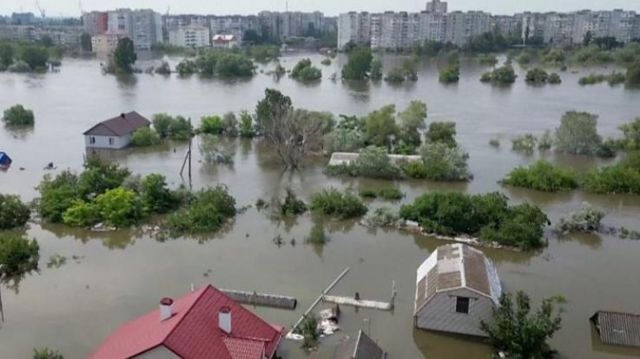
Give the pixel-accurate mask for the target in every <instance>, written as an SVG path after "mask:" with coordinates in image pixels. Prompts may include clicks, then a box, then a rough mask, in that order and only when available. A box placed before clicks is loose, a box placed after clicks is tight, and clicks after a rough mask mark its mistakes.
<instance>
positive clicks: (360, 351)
mask: <svg viewBox="0 0 640 359" xmlns="http://www.w3.org/2000/svg"><path fill="white" fill-rule="evenodd" d="M386 357H387V353H385V352H384V350H382V348H380V347H379V346H378V344H377V343H376V342H375V341H373V339H371V338H370V337H369V336H368V335H366V334H365V333H364V332H363V331H362V330H360V331H359V332H358V337H356V338H351V339H349V340H347V341H345V342H343V343H342V344H341V345H340V346H338V349H337V350H336V353H335V355H334V357H333V358H334V359H385V358H386Z"/></svg>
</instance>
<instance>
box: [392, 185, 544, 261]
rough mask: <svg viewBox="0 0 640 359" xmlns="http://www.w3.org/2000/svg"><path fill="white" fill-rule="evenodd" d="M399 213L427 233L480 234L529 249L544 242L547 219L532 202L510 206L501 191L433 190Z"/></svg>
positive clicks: (482, 236) (485, 237) (492, 239)
mask: <svg viewBox="0 0 640 359" xmlns="http://www.w3.org/2000/svg"><path fill="white" fill-rule="evenodd" d="M400 217H401V218H403V219H405V220H412V221H416V222H418V223H420V225H421V226H422V228H423V229H424V230H425V231H426V232H427V233H437V234H442V235H448V236H452V235H460V234H466V235H470V236H479V238H480V239H481V240H489V241H495V242H498V243H500V244H505V245H509V246H515V247H519V248H522V249H530V248H535V247H540V246H542V245H543V241H542V234H543V232H542V231H543V228H544V226H545V224H546V223H547V222H548V220H547V217H546V215H545V214H544V213H543V212H542V211H540V209H538V208H537V207H535V206H532V205H529V204H523V205H519V206H515V207H509V206H508V204H507V197H506V196H504V195H503V194H500V193H497V192H495V193H489V194H484V195H468V194H464V193H457V192H433V193H428V194H425V195H422V196H420V197H418V198H417V199H416V200H415V201H414V202H413V204H409V205H404V206H402V208H401V209H400Z"/></svg>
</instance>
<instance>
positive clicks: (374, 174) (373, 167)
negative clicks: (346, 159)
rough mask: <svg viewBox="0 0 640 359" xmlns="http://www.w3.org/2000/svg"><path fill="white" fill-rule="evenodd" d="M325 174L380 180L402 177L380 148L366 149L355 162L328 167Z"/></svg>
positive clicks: (398, 169)
mask: <svg viewBox="0 0 640 359" xmlns="http://www.w3.org/2000/svg"><path fill="white" fill-rule="evenodd" d="M325 172H326V174H328V175H330V176H339V175H347V176H352V177H368V178H381V179H395V178H400V177H402V172H401V170H400V168H399V167H397V166H396V165H394V164H393V163H392V162H391V159H390V158H389V156H388V155H387V151H385V150H384V149H383V148H380V147H367V148H365V149H364V150H362V151H361V152H360V155H359V156H358V158H357V159H356V160H355V161H352V162H351V163H349V164H341V165H337V166H328V167H327V169H326V171H325Z"/></svg>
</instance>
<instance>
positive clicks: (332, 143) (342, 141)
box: [324, 128, 364, 153]
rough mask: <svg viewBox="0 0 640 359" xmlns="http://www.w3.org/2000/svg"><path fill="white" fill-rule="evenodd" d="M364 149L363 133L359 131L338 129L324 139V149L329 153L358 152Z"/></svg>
mask: <svg viewBox="0 0 640 359" xmlns="http://www.w3.org/2000/svg"><path fill="white" fill-rule="evenodd" d="M362 147H364V139H363V136H362V133H361V132H360V131H357V130H351V129H346V128H336V129H334V130H333V131H331V132H329V133H328V134H326V135H325V137H324V148H325V151H327V152H328V153H333V152H356V151H358V150H359V149H361V148H362Z"/></svg>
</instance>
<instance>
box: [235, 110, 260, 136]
mask: <svg viewBox="0 0 640 359" xmlns="http://www.w3.org/2000/svg"><path fill="white" fill-rule="evenodd" d="M238 131H239V132H240V136H241V137H245V138H252V137H254V136H255V135H256V130H255V127H254V125H253V117H251V115H250V114H249V113H248V112H247V111H242V112H241V113H240V125H239V129H238Z"/></svg>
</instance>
